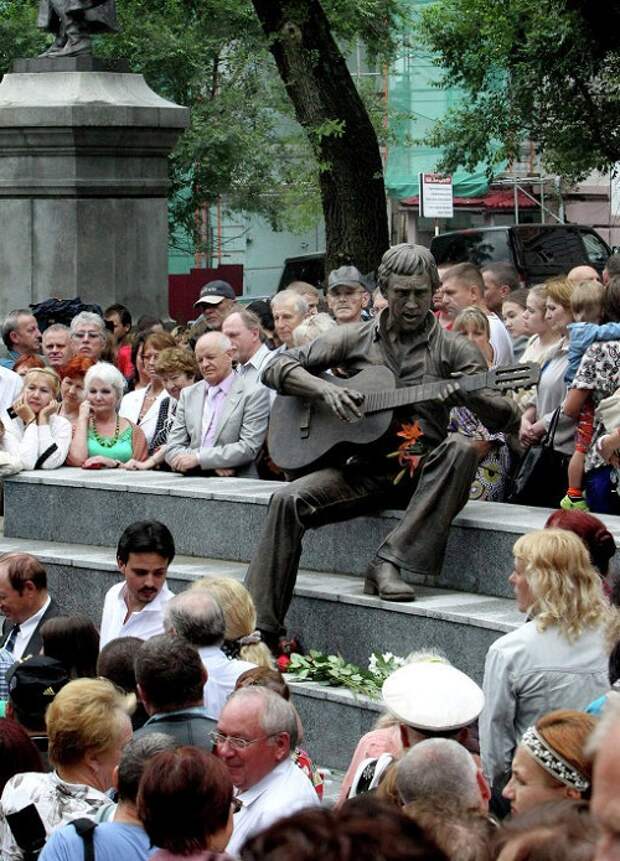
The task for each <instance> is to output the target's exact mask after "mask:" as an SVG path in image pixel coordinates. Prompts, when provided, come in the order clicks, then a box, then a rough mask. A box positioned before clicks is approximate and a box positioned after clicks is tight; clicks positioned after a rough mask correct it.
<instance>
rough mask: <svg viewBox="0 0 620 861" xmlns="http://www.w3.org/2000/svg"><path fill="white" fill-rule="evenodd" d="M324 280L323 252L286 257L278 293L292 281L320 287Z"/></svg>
mask: <svg viewBox="0 0 620 861" xmlns="http://www.w3.org/2000/svg"><path fill="white" fill-rule="evenodd" d="M324 278H325V252H324V251H315V252H313V253H312V254H300V255H299V257H287V258H286V260H285V261H284V268H283V269H282V275H281V276H280V281H279V283H278V291H277V292H278V293H279V292H280V290H286V288H287V287H288V285H289V284H292V283H293V281H306V282H307V283H308V284H313V285H314V286H315V287H320V286H321V285H322V284H323V279H324Z"/></svg>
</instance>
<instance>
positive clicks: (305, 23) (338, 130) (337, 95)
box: [252, 0, 389, 272]
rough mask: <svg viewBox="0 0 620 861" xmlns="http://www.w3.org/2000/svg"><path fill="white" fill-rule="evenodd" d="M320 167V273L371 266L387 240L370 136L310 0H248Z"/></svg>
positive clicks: (321, 15)
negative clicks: (322, 242) (322, 229)
mask: <svg viewBox="0 0 620 861" xmlns="http://www.w3.org/2000/svg"><path fill="white" fill-rule="evenodd" d="M252 3H253V5H254V9H255V11H256V14H257V15H258V18H259V20H260V22H261V24H262V27H263V30H264V31H265V33H266V35H267V37H268V39H269V40H270V50H271V53H272V54H273V57H274V59H275V61H276V64H277V66H278V71H279V73H280V77H281V78H282V80H283V82H284V85H285V87H286V90H287V93H288V95H289V98H290V99H291V102H292V103H293V106H294V108H295V114H296V116H297V119H298V121H299V123H300V124H301V125H302V126H303V128H304V129H305V130H306V132H307V134H308V136H309V138H310V141H311V143H312V146H313V148H314V152H315V154H316V157H317V160H318V162H319V164H320V166H321V172H320V178H319V179H320V188H321V197H322V201H323V215H324V218H325V229H326V245H327V247H326V253H327V259H326V262H325V268H326V272H329V270H330V269H335V268H337V267H338V266H340V265H342V264H343V263H353V264H354V265H355V266H357V267H358V269H360V270H361V271H362V272H369V271H370V270H372V269H375V268H376V267H377V266H378V264H379V261H380V259H381V255H382V254H383V252H384V251H385V250H386V249H387V248H388V246H389V230H388V221H387V207H386V200H385V188H384V185H383V165H382V162H381V155H380V152H379V144H378V142H377V136H376V134H375V130H374V128H373V126H372V123H371V121H370V118H369V116H368V113H367V111H366V108H365V107H364V103H363V102H362V99H361V98H360V95H359V93H358V92H357V90H356V88H355V84H354V83H353V80H352V79H351V75H350V74H349V70H348V69H347V66H346V63H345V61H344V58H343V56H342V54H341V53H340V50H339V48H338V45H337V44H336V41H335V40H334V38H333V36H332V33H331V30H330V26H329V21H328V19H327V16H326V15H325V12H324V11H323V8H322V7H321V4H320V3H319V2H318V0H252Z"/></svg>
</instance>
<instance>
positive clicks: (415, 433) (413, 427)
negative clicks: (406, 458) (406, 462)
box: [396, 422, 424, 449]
mask: <svg viewBox="0 0 620 861" xmlns="http://www.w3.org/2000/svg"><path fill="white" fill-rule="evenodd" d="M401 427H402V430H401V431H398V433H397V434H396V436H399V437H402V438H403V439H404V440H406V442H404V443H403V444H402V445H401V446H400V448H401V449H402V448H404V447H406V446H408V444H409V443H411V442H414V443H415V442H417V441H418V440H419V439H420V437H423V436H424V433H423V431H422V428H421V427H420V423H419V422H413V423H412V424H408V423H407V422H403V423H402V425H401Z"/></svg>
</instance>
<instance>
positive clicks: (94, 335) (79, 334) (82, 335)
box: [71, 332, 101, 341]
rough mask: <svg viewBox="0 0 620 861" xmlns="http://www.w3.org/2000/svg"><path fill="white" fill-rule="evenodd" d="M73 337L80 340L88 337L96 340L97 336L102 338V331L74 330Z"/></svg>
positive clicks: (90, 339)
mask: <svg viewBox="0 0 620 861" xmlns="http://www.w3.org/2000/svg"><path fill="white" fill-rule="evenodd" d="M71 337H72V338H76V339H77V340H78V341H83V340H84V339H85V338H88V340H89V341H94V340H95V338H101V333H100V332H74V333H73V335H72V336H71Z"/></svg>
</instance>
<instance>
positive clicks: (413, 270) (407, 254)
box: [377, 243, 440, 332]
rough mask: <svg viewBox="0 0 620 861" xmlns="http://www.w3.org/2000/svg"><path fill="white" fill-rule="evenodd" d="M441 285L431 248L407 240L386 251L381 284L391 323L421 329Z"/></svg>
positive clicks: (403, 328)
mask: <svg viewBox="0 0 620 861" xmlns="http://www.w3.org/2000/svg"><path fill="white" fill-rule="evenodd" d="M439 284H440V281H439V273H438V272H437V265H436V263H435V258H434V257H433V255H432V254H431V252H430V251H429V250H428V248H424V246H423V245H409V244H407V243H403V244H402V245H394V246H393V247H392V248H390V249H389V250H388V251H386V252H385V254H384V255H383V257H382V258H381V263H380V264H379V269H378V270H377V286H378V287H380V288H381V293H382V294H383V296H385V298H386V299H387V302H388V306H389V318H390V326H391V327H393V328H397V329H400V330H401V331H410V332H412V331H417V330H418V329H421V328H422V327H423V325H424V319H425V317H426V314H427V312H428V311H429V310H430V308H431V297H432V295H433V292H434V291H435V290H437V289H438V287H439Z"/></svg>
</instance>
